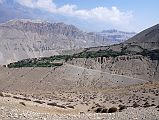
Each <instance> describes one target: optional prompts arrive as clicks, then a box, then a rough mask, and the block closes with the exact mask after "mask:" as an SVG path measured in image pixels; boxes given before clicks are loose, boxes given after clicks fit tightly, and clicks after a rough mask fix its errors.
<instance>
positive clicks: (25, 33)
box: [0, 20, 108, 64]
mask: <svg viewBox="0 0 159 120" xmlns="http://www.w3.org/2000/svg"><path fill="white" fill-rule="evenodd" d="M0 40H1V44H0V58H1V59H0V63H1V64H6V63H8V62H11V61H17V60H21V59H25V58H33V57H42V56H51V55H56V54H59V52H60V51H61V50H68V49H75V48H81V47H90V46H99V45H107V44H108V42H107V41H106V40H104V38H103V37H100V36H98V35H96V34H94V33H91V34H90V33H89V34H88V33H86V32H83V31H81V30H79V29H78V28H76V27H75V26H73V25H66V24H64V23H48V22H41V21H30V20H12V21H9V22H7V23H3V24H1V25H0Z"/></svg>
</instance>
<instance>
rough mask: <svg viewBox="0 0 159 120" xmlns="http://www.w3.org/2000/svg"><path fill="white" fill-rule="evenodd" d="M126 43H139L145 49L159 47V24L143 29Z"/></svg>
mask: <svg viewBox="0 0 159 120" xmlns="http://www.w3.org/2000/svg"><path fill="white" fill-rule="evenodd" d="M125 43H131V44H137V45H140V46H142V47H143V48H145V49H159V24H157V25H155V26H153V27H151V28H148V29H146V30H144V31H142V32H141V33H139V34H137V35H136V36H134V37H132V38H130V39H129V40H127V41H125Z"/></svg>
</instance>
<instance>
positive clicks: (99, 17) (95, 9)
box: [0, 0, 159, 32]
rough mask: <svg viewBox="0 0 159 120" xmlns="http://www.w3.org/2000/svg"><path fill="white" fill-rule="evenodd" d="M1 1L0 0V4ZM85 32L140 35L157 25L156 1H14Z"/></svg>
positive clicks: (158, 20)
mask: <svg viewBox="0 0 159 120" xmlns="http://www.w3.org/2000/svg"><path fill="white" fill-rule="evenodd" d="M2 1H4V0H0V2H2ZM14 1H16V2H17V3H18V4H20V5H22V6H24V7H28V8H29V9H39V10H41V11H45V12H48V13H49V14H52V16H56V18H57V17H58V18H59V19H58V20H59V21H62V22H66V23H69V24H74V25H76V26H78V27H80V28H82V29H84V30H89V31H101V30H103V29H113V28H116V29H120V30H126V31H135V32H139V31H141V30H143V29H145V28H148V27H151V26H153V25H155V24H158V23H159V0H14Z"/></svg>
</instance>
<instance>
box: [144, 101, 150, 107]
mask: <svg viewBox="0 0 159 120" xmlns="http://www.w3.org/2000/svg"><path fill="white" fill-rule="evenodd" d="M150 106H151V105H150V104H149V103H148V102H145V104H144V106H143V107H150Z"/></svg>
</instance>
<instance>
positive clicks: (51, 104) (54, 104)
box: [47, 103, 57, 106]
mask: <svg viewBox="0 0 159 120" xmlns="http://www.w3.org/2000/svg"><path fill="white" fill-rule="evenodd" d="M47 105H50V106H56V105H57V103H47Z"/></svg>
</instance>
